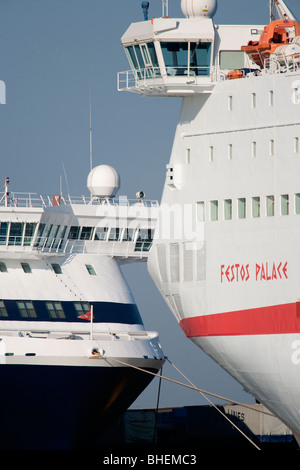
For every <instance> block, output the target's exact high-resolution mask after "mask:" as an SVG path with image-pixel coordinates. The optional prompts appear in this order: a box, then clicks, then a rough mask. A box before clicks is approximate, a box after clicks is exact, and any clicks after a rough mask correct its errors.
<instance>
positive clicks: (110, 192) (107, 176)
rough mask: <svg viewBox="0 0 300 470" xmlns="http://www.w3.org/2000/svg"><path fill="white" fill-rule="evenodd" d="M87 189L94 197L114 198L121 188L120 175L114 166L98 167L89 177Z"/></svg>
mask: <svg viewBox="0 0 300 470" xmlns="http://www.w3.org/2000/svg"><path fill="white" fill-rule="evenodd" d="M87 187H88V189H89V191H90V193H91V195H92V196H93V197H114V196H115V195H116V193H117V191H118V189H119V188H120V177H119V174H118V173H117V171H116V170H115V169H114V168H113V167H112V166H109V165H99V166H96V167H95V168H93V169H92V170H91V171H90V173H89V175H88V178H87Z"/></svg>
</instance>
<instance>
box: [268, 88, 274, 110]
mask: <svg viewBox="0 0 300 470" xmlns="http://www.w3.org/2000/svg"><path fill="white" fill-rule="evenodd" d="M269 106H274V92H273V91H272V90H271V91H269Z"/></svg>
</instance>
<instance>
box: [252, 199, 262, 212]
mask: <svg viewBox="0 0 300 470" xmlns="http://www.w3.org/2000/svg"><path fill="white" fill-rule="evenodd" d="M252 217H260V197H258V196H256V197H253V198H252Z"/></svg>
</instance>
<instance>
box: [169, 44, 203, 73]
mask: <svg viewBox="0 0 300 470" xmlns="http://www.w3.org/2000/svg"><path fill="white" fill-rule="evenodd" d="M161 49H162V53H163V56H164V61H165V66H166V70H167V74H168V75H170V76H177V75H193V76H195V75H209V67H210V53H211V43H210V42H162V43H161Z"/></svg>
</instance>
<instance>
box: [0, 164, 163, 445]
mask: <svg viewBox="0 0 300 470" xmlns="http://www.w3.org/2000/svg"><path fill="white" fill-rule="evenodd" d="M8 182H9V181H8V179H7V180H6V187H5V192H4V194H3V196H2V198H1V201H0V278H1V280H0V281H1V282H0V377H1V383H2V385H1V390H0V397H1V400H2V403H3V404H5V405H6V406H5V407H4V408H5V409H4V410H3V411H2V425H1V429H0V436H1V439H0V447H1V448H2V449H7V448H9V449H28V448H29V449H30V448H31V449H57V448H61V449H65V448H66V449H70V448H71V449H73V448H76V449H79V448H86V447H90V446H93V445H95V442H96V441H97V439H99V436H100V435H101V432H103V431H104V430H105V429H106V428H107V427H108V426H109V425H110V423H111V422H113V420H114V419H115V418H116V417H117V416H119V414H120V413H121V412H122V411H124V410H126V408H127V407H128V406H129V405H130V404H131V403H132V402H133V401H134V400H135V398H136V397H137V396H138V395H139V394H140V393H141V392H142V390H143V389H144V388H145V387H146V385H147V384H148V383H149V381H150V380H151V378H152V376H151V375H148V374H145V373H143V372H140V371H138V370H136V369H133V368H131V366H135V367H139V368H142V369H147V370H150V371H152V372H157V371H158V370H159V369H160V368H161V366H162V364H163V362H164V356H163V353H162V350H161V347H160V344H159V340H158V335H157V333H155V332H151V331H145V328H144V325H143V322H142V319H141V317H140V314H139V312H138V309H137V307H136V305H135V301H134V298H133V296H132V294H131V291H130V289H129V287H128V285H127V283H126V281H125V279H124V277H123V275H122V272H121V270H120V264H122V263H126V262H135V261H145V260H146V259H147V257H148V254H149V250H150V248H151V245H152V238H153V230H154V227H155V223H156V219H157V211H158V204H157V202H156V201H146V200H144V199H143V198H140V197H138V198H137V199H135V200H133V201H129V200H128V199H127V198H126V197H118V198H117V197H114V196H115V194H116V192H117V190H118V189H119V184H120V182H119V176H118V174H117V172H116V171H115V170H114V169H113V168H112V167H110V166H108V165H101V166H98V167H96V168H94V169H92V170H91V173H90V174H89V177H88V187H89V190H90V196H89V197H83V198H81V199H80V198H77V199H75V198H70V197H68V198H64V197H63V196H61V195H53V196H51V197H43V196H37V195H36V194H16V193H9V190H8ZM33 397H34V399H33ZM25 410H26V412H28V413H29V414H30V420H23V419H21V420H20V419H18V415H19V416H20V415H22V413H24V411H25ZM11 423H14V424H15V429H14V432H13V433H11V432H10V430H9V429H10V426H11Z"/></svg>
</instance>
